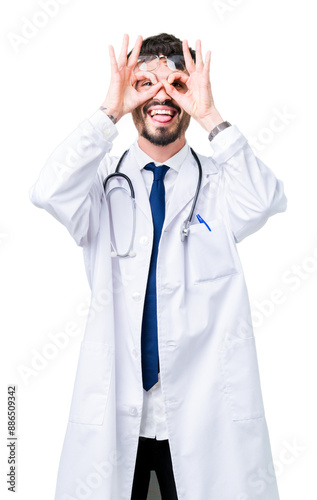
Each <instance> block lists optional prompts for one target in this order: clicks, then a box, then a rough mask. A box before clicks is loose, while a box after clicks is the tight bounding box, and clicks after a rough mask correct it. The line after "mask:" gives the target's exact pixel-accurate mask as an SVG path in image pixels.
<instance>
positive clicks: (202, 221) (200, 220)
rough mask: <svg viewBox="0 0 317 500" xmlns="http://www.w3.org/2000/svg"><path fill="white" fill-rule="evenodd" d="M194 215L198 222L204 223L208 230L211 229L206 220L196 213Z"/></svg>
mask: <svg viewBox="0 0 317 500" xmlns="http://www.w3.org/2000/svg"><path fill="white" fill-rule="evenodd" d="M196 217H197V219H198V220H199V222H200V223H203V224H205V226H206V227H207V229H209V231H211V229H210V227H209V226H208V224H207V222H206V221H204V219H203V218H202V217H201V216H200V215H199V214H197V215H196Z"/></svg>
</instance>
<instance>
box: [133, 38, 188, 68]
mask: <svg viewBox="0 0 317 500" xmlns="http://www.w3.org/2000/svg"><path fill="white" fill-rule="evenodd" d="M131 52H132V50H130V52H129V54H128V57H130V54H131ZM189 52H190V55H191V56H192V58H193V61H194V62H196V52H195V51H194V50H193V49H191V48H189ZM159 53H161V54H164V55H165V56H171V55H174V54H183V47H182V41H181V40H180V39H179V38H176V36H174V35H169V34H168V33H160V34H159V35H154V36H149V37H148V38H145V39H144V40H143V42H142V46H141V50H140V54H141V55H142V54H159Z"/></svg>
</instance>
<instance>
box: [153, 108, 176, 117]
mask: <svg viewBox="0 0 317 500" xmlns="http://www.w3.org/2000/svg"><path fill="white" fill-rule="evenodd" d="M154 115H170V116H174V113H173V111H169V110H168V109H152V111H151V116H154Z"/></svg>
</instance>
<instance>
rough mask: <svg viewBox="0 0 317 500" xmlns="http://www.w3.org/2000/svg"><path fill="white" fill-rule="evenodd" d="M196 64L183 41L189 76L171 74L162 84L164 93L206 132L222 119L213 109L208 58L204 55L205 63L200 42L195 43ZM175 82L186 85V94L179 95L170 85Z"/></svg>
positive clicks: (209, 53) (185, 42)
mask: <svg viewBox="0 0 317 500" xmlns="http://www.w3.org/2000/svg"><path fill="white" fill-rule="evenodd" d="M195 51H196V64H195V63H194V61H193V59H192V56H191V54H190V51H189V47H188V42H187V40H184V41H183V54H184V58H185V64H186V69H187V71H188V73H189V75H186V73H183V72H175V73H171V74H170V75H169V76H168V78H167V81H165V82H163V85H164V87H165V90H166V92H167V93H168V94H169V95H170V96H171V97H172V99H174V100H175V101H176V102H177V103H178V104H179V105H180V106H181V107H182V108H183V109H184V110H185V111H186V112H187V113H188V114H189V115H191V116H192V117H193V118H194V119H195V120H197V121H198V122H199V123H200V124H201V125H202V126H203V127H204V128H205V129H206V130H207V131H210V130H212V128H214V127H215V126H216V125H218V124H219V123H221V122H223V119H222V117H221V116H220V114H219V113H218V111H217V110H216V108H215V104H214V99H213V95H212V91H211V84H210V77H209V71H210V56H211V52H210V51H208V52H207V54H206V60H205V63H204V62H203V58H202V53H201V42H200V40H197V41H196V45H195ZM175 81H181V82H182V83H184V84H186V86H187V92H186V93H181V92H178V91H177V89H176V88H175V87H174V86H173V85H172V84H173V83H174V82H175Z"/></svg>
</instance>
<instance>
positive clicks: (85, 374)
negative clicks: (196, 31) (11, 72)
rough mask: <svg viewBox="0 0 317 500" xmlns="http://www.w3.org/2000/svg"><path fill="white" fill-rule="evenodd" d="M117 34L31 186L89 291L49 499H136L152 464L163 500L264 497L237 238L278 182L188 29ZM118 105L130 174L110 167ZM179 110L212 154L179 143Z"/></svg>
mask: <svg viewBox="0 0 317 500" xmlns="http://www.w3.org/2000/svg"><path fill="white" fill-rule="evenodd" d="M128 43H129V38H128V36H127V35H125V36H124V39H123V45H122V49H121V53H120V55H119V58H118V60H117V59H116V57H115V53H114V49H113V47H112V46H110V48H109V54H110V61H111V82H110V86H109V90H108V93H107V96H106V99H105V101H104V102H103V104H102V106H101V107H100V110H98V111H96V112H95V113H94V114H93V115H92V116H91V117H90V118H89V119H88V120H85V121H84V122H83V123H82V124H80V126H79V127H78V128H77V129H76V130H75V131H74V132H73V133H72V134H71V135H70V136H69V137H68V138H67V139H66V140H65V141H64V142H63V143H62V144H61V145H60V146H59V147H58V148H57V149H56V150H55V151H54V153H53V154H52V156H51V157H50V159H49V160H48V162H47V164H46V165H45V167H44V168H43V170H42V172H41V174H40V177H39V179H38V181H37V182H36V183H35V185H34V186H33V187H32V188H31V191H30V196H31V200H32V202H33V203H34V204H35V205H37V206H39V207H43V208H45V209H46V210H47V211H48V212H50V213H51V214H52V215H53V216H54V217H56V218H57V219H58V220H59V221H60V222H62V223H63V224H64V225H65V226H66V228H67V229H68V231H69V232H70V234H71V235H72V236H73V238H74V239H75V241H76V243H77V244H78V245H80V246H82V247H83V251H84V259H85V266H86V271H87V277H88V280H89V283H90V286H91V289H92V300H91V307H90V312H89V317H88V322H87V328H86V331H85V337H84V340H83V342H82V346H81V352H80V358H79V362H78V369H77V374H76V380H75V386H74V393H73V398H72V404H71V409H70V416H69V421H68V427H67V432H66V436H65V441H64V446H63V451H62V456H61V461H60V466H59V472H58V481H57V488H56V495H55V500H74V499H79V498H89V499H92V500H117V499H125V500H127V499H132V500H136V499H137V500H143V499H144V500H145V499H146V497H147V491H148V484H149V477H150V471H151V470H155V471H156V474H157V478H158V481H159V485H160V490H161V495H162V499H163V500H175V499H178V500H206V499H208V500H209V499H210V500H213V499H215V500H255V499H259V500H278V498H279V497H278V490H277V485H276V479H275V475H274V469H273V468H272V456H271V450H270V443H269V435H268V432H267V426H266V419H265V414H264V408H263V402H262V396H261V387H260V380H259V373H258V366H257V357H256V347H255V341H254V334H253V330H252V321H251V314H250V306H249V301H248V296H247V289H246V286H245V280H244V276H243V270H242V268H241V263H240V260H239V256H238V253H237V249H236V243H238V242H239V241H241V240H242V239H243V238H245V237H246V236H248V235H250V234H251V233H253V232H254V231H256V230H258V229H259V228H260V227H262V226H263V224H264V223H265V222H266V221H267V219H268V218H269V217H270V216H271V215H273V214H275V213H277V212H283V211H285V210H286V203H287V202H286V197H285V195H284V192H283V184H282V182H281V181H279V180H278V179H276V177H275V176H274V174H273V172H272V171H271V170H270V169H269V168H268V167H266V166H265V165H264V164H263V162H262V161H261V160H259V159H258V158H256V157H255V155H254V153H253V152H252V150H251V148H250V146H249V145H248V142H247V140H246V138H245V137H244V136H243V135H242V133H241V132H240V131H239V129H238V128H237V127H236V126H235V125H230V123H228V122H226V121H224V120H223V118H222V116H221V115H220V113H219V112H218V110H217V109H216V107H215V104H214V100H213V96H212V91H211V85H210V79H209V70H210V52H207V54H206V57H205V61H203V57H202V51H201V43H200V41H199V40H198V41H197V42H196V46H195V51H194V50H192V49H190V48H189V46H188V43H187V41H183V42H181V41H180V40H179V39H177V38H175V37H174V36H172V35H167V34H161V35H158V36H154V37H150V38H147V39H146V40H144V41H142V38H141V37H140V36H139V37H138V38H137V41H136V44H135V46H134V48H133V50H132V52H130V53H129V54H127V52H128ZM128 113H132V117H133V121H134V124H135V126H136V129H137V131H138V139H137V141H136V142H135V143H134V144H133V145H132V147H131V148H130V149H129V151H128V153H127V154H126V155H125V156H124V158H123V159H122V162H120V168H119V172H120V173H122V174H124V175H127V176H128V180H127V178H126V177H122V176H118V175H117V176H111V177H109V178H108V175H109V174H112V173H114V172H115V170H116V167H117V165H118V159H117V158H113V157H111V156H109V151H110V149H111V146H112V140H113V138H114V137H115V136H116V134H117V130H116V126H115V124H117V123H118V121H119V120H120V119H121V118H122V116H124V115H125V114H128ZM191 117H192V118H194V119H195V120H196V121H197V122H198V123H199V124H200V125H201V126H202V128H203V129H204V130H205V131H206V132H207V133H208V139H209V141H210V142H211V147H210V157H204V156H201V155H198V157H197V156H196V154H195V152H194V151H192V150H191V149H190V148H189V146H188V144H187V141H186V139H185V132H186V130H187V128H188V126H189V122H190V118H191ZM200 164H201V167H202V178H201V182H200V183H199V196H198V198H197V200H196V204H195V205H194V210H193V214H192V217H190V216H189V214H190V213H191V210H192V207H193V202H194V200H195V193H196V190H197V183H198V179H199V165H200ZM106 178H107V181H106V182H105V179H106ZM129 180H131V182H132V187H133V188H134V191H135V203H136V205H135V207H136V209H135V210H136V211H135V234H134V231H132V229H133V227H134V223H133V218H132V216H131V204H130V201H129V198H128V197H127V196H126V194H123V189H124V190H125V191H124V193H130V191H129V189H130V187H129ZM111 183H112V184H113V185H112V186H111ZM118 188H119V189H118ZM189 219H190V220H189ZM184 221H185V226H184ZM131 232H132V237H131ZM131 238H132V245H131ZM127 248H128V251H126V252H124V251H123V249H125V250H127ZM122 255H124V256H125V257H122Z"/></svg>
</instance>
